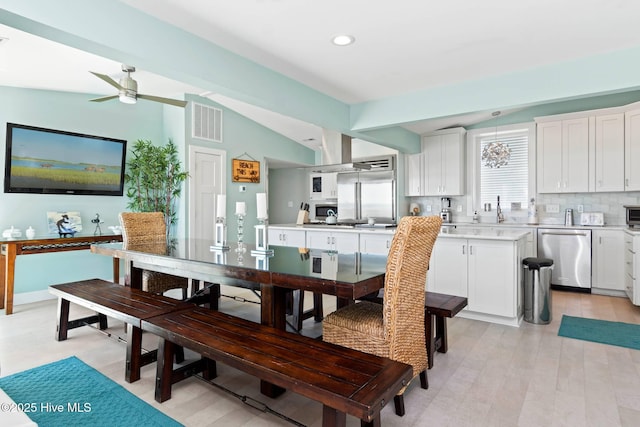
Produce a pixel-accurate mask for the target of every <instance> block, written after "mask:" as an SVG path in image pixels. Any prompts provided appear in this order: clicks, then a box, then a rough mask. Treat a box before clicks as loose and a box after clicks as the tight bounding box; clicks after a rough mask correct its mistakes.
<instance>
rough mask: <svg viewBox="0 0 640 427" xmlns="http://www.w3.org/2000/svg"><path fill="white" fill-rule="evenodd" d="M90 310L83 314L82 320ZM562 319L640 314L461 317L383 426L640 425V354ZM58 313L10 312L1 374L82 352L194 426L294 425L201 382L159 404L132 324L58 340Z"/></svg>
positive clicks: (230, 383) (242, 388) (300, 416)
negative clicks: (128, 334)
mask: <svg viewBox="0 0 640 427" xmlns="http://www.w3.org/2000/svg"><path fill="white" fill-rule="evenodd" d="M223 293H225V294H227V295H229V294H232V295H233V294H238V295H241V296H242V297H246V298H247V299H254V300H255V297H254V296H253V295H251V294H250V293H247V291H245V290H240V289H234V288H226V287H223ZM309 295H310V294H309ZM307 299H308V300H311V298H307ZM332 303H333V301H332V300H331V299H330V298H327V299H326V300H325V311H326V310H331V309H332V306H333V307H335V305H332ZM72 306H73V305H72ZM83 310H84V309H81V308H78V307H73V309H72V315H73V314H74V313H75V314H78V315H79V314H81V312H83ZM221 310H223V311H226V312H229V313H233V314H236V315H239V316H242V317H246V318H249V319H252V320H257V318H258V306H257V305H256V304H250V303H243V302H239V301H235V300H233V299H230V298H223V299H222V301H221ZM562 314H568V315H573V316H583V317H591V318H597V319H603V320H614V321H623V322H630V323H640V307H636V306H633V305H632V304H631V303H630V302H629V301H628V300H627V299H625V298H616V297H607V296H597V295H586V294H576V293H568V292H555V291H554V293H553V315H554V316H553V317H554V318H553V322H552V323H551V324H549V325H532V324H528V323H523V324H522V326H521V327H520V328H513V327H509V326H500V325H494V324H489V323H485V322H479V321H472V320H467V319H463V318H459V317H457V318H454V319H451V320H450V321H449V324H448V325H449V342H450V344H449V351H448V353H446V354H437V355H436V358H435V360H434V367H433V369H431V370H430V371H429V373H428V376H429V385H430V387H429V389H428V390H423V389H421V388H420V387H419V384H416V383H418V381H414V383H412V385H411V387H410V389H409V390H408V391H407V394H406V395H405V405H406V409H407V414H406V415H405V416H404V417H397V416H396V415H395V414H394V411H393V405H389V406H388V407H386V408H385V409H384V410H383V411H382V425H383V426H386V427H389V426H442V427H444V426H456V427H457V426H492V427H493V426H536V427H538V426H572V427H575V426H603V427H604V426H606V427H609V426H640V351H637V350H629V349H625V348H620V347H614V346H609V345H603V344H596V343H590V342H584V341H578V340H573V339H567V338H561V337H558V336H557V332H558V327H559V325H560V320H561V318H562ZM55 317H56V303H55V301H54V300H50V301H45V302H39V303H34V304H28V305H21V306H18V307H16V310H15V314H13V315H12V316H4V315H3V314H0V375H2V376H5V375H9V374H12V373H14V372H19V371H22V370H25V369H28V368H31V367H35V366H38V365H41V364H44V363H48V362H52V361H55V360H59V359H61V358H64V357H68V356H71V355H76V356H78V357H79V358H80V359H82V360H83V361H85V362H86V363H88V364H89V365H91V366H93V367H94V368H96V369H98V370H99V371H100V372H102V373H103V374H105V375H106V376H108V377H110V378H111V379H113V380H114V381H116V382H118V383H119V384H121V385H123V386H124V387H125V388H127V389H128V390H130V391H131V392H133V393H134V394H136V395H137V396H139V397H140V398H142V399H143V400H145V401H147V402H148V403H149V404H151V405H153V406H154V407H156V408H158V409H159V410H161V411H162V412H164V413H166V414H168V415H169V416H171V417H173V418H174V419H176V420H178V421H179V422H181V423H183V424H185V425H187V426H256V425H257V426H272V425H273V426H290V425H292V424H290V423H289V422H287V421H286V420H284V419H282V418H279V417H278V416H276V415H274V414H270V413H262V412H260V411H258V410H256V409H253V408H250V407H248V406H247V405H244V404H243V403H241V402H240V401H239V400H238V399H237V398H235V397H232V396H231V395H229V394H227V393H225V392H224V391H222V390H219V389H217V388H215V387H213V386H211V385H209V384H207V383H205V382H204V381H202V380H200V379H197V378H190V379H188V380H186V381H183V382H182V383H179V384H177V385H175V386H174V389H173V397H172V399H171V400H169V401H167V402H165V403H163V404H158V403H156V402H155V400H154V398H153V395H154V390H153V387H154V376H155V365H149V366H146V367H144V368H143V371H142V379H141V380H140V381H138V382H136V383H133V384H128V383H126V382H125V381H124V355H125V344H124V343H123V342H119V341H118V337H123V338H124V336H125V334H124V331H123V327H122V324H121V323H118V322H116V321H114V320H112V319H111V320H110V322H109V326H110V328H109V329H108V331H107V332H108V333H110V334H111V336H107V335H106V334H105V333H103V332H100V331H98V330H96V329H93V328H89V327H85V328H79V329H75V330H73V331H71V332H70V334H69V336H70V338H69V339H68V340H67V341H64V342H57V341H55V340H54V338H53V337H54V331H55ZM320 330H321V328H320V326H319V325H318V324H314V323H313V320H312V319H309V320H307V321H305V332H306V333H308V334H310V335H313V334H319V333H320V332H319V331H320ZM144 344H145V347H146V348H148V349H152V348H154V346H155V339H154V337H153V336H152V335H151V334H145V338H144ZM187 356H188V357H189V356H190V355H189V354H187ZM191 356H192V357H195V355H191ZM215 382H216V383H218V384H221V385H223V386H224V387H227V388H229V389H231V390H233V392H234V393H237V394H240V395H247V396H250V397H252V398H254V399H257V400H259V401H261V402H263V403H264V404H266V405H267V406H268V407H269V408H271V409H273V410H274V411H277V412H279V413H282V414H284V415H286V416H287V417H291V418H293V419H295V420H296V421H298V422H299V423H301V424H304V425H308V426H320V425H321V413H322V408H321V406H320V405H319V404H318V403H316V402H312V401H309V400H307V399H305V398H303V397H301V396H298V395H295V394H293V393H286V394H285V395H284V396H282V397H280V398H279V399H275V400H272V399H269V398H266V397H264V396H262V395H261V394H260V393H259V391H258V381H257V380H256V379H255V378H252V377H250V376H247V375H245V374H243V373H241V372H239V371H236V370H234V369H231V368H228V367H225V366H224V365H220V364H219V376H218V378H217V379H216V380H215ZM347 425H348V426H358V425H359V421H358V420H356V419H355V418H353V417H347Z"/></svg>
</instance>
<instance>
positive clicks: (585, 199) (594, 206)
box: [408, 191, 640, 225]
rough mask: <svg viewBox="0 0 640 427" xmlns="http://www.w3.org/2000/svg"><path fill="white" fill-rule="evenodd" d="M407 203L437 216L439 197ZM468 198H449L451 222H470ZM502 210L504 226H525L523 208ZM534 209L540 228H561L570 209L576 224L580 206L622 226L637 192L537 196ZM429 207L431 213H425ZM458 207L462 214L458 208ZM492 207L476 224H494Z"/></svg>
mask: <svg viewBox="0 0 640 427" xmlns="http://www.w3.org/2000/svg"><path fill="white" fill-rule="evenodd" d="M408 199H410V201H411V202H414V203H418V204H419V205H420V211H421V214H422V215H437V214H438V213H439V212H440V208H441V205H440V198H439V197H410V198H408ZM470 201H471V198H470V197H467V196H458V197H451V212H452V217H453V222H471V220H472V214H473V211H469V210H468V207H467V204H468V203H470ZM506 205H507V206H503V208H502V209H503V213H504V216H505V222H508V223H523V224H525V223H526V222H527V206H522V207H521V209H519V210H515V211H511V209H510V207H509V204H506ZM536 205H537V207H538V220H539V222H540V223H541V224H563V223H564V211H565V209H573V212H574V217H573V218H574V223H576V224H577V223H578V222H579V220H580V216H579V215H580V213H579V212H578V208H579V206H580V205H582V208H583V211H584V212H603V213H604V221H605V225H625V223H626V220H625V213H626V212H625V209H624V207H623V206H624V205H640V192H637V191H633V192H619V193H565V194H538V196H537V197H536ZM547 205H558V207H559V209H558V212H557V213H550V212H546V206H547ZM428 206H431V212H428V211H427V208H428ZM459 206H462V211H461V212H460V211H458V209H459V208H458V207H459ZM495 209H496V207H495V203H492V211H491V212H483V211H478V213H479V214H480V222H482V223H492V222H495V216H496V211H495Z"/></svg>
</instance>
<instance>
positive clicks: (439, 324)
mask: <svg viewBox="0 0 640 427" xmlns="http://www.w3.org/2000/svg"><path fill="white" fill-rule="evenodd" d="M436 339H437V340H440V346H439V348H438V351H439V352H440V353H446V352H447V350H448V348H449V346H448V344H447V319H446V318H445V317H440V316H437V317H436Z"/></svg>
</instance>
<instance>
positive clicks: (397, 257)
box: [322, 216, 442, 416]
mask: <svg viewBox="0 0 640 427" xmlns="http://www.w3.org/2000/svg"><path fill="white" fill-rule="evenodd" d="M441 224H442V219H441V218H440V217H439V216H430V217H419V216H413V217H410V216H407V217H403V218H402V219H401V220H400V223H399V224H398V228H397V230H396V233H395V235H394V237H393V240H392V242H391V248H390V250H389V256H388V258H387V265H386V274H385V282H384V298H383V304H382V305H381V304H376V303H373V302H369V301H361V302H359V303H356V304H351V305H348V306H346V307H343V308H340V309H338V310H337V311H335V312H333V313H331V314H329V315H327V316H326V317H325V318H324V321H323V324H322V339H323V340H324V341H327V342H331V343H334V344H338V345H341V346H344V347H349V348H352V349H355V350H359V351H362V352H365V353H371V354H375V355H377V356H381V357H388V358H390V359H392V360H396V361H399V362H403V363H406V364H408V365H411V366H412V367H413V378H415V377H416V376H418V375H419V376H420V383H421V386H422V388H424V389H426V388H428V387H429V383H428V381H427V365H428V363H427V362H428V361H427V351H426V346H425V336H424V303H425V299H424V288H425V283H426V279H427V266H428V265H429V258H430V257H431V250H432V249H433V245H434V244H435V241H436V238H437V237H438V233H439V232H440V226H441ZM407 385H408V384H407ZM406 388H407V387H406V386H405V387H404V388H403V389H402V390H400V392H399V393H398V395H396V397H395V398H394V402H395V409H396V414H398V415H400V416H402V415H404V413H405V409H404V398H403V394H404V392H405V390H406Z"/></svg>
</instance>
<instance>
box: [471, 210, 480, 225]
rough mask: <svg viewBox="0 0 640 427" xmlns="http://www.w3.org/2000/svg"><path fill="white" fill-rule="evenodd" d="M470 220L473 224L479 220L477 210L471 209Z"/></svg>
mask: <svg viewBox="0 0 640 427" xmlns="http://www.w3.org/2000/svg"><path fill="white" fill-rule="evenodd" d="M472 221H473V223H474V224H477V223H478V222H480V216H479V215H478V211H473V218H472Z"/></svg>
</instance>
